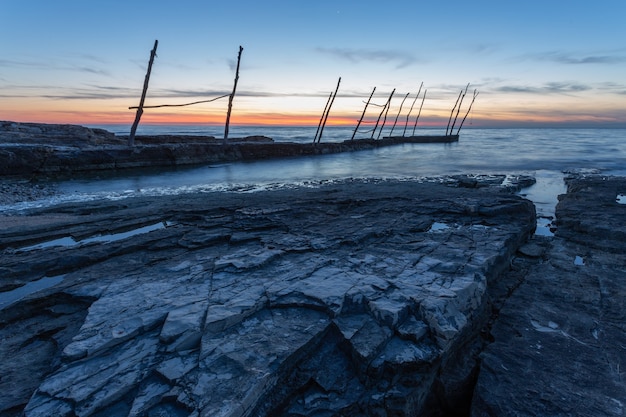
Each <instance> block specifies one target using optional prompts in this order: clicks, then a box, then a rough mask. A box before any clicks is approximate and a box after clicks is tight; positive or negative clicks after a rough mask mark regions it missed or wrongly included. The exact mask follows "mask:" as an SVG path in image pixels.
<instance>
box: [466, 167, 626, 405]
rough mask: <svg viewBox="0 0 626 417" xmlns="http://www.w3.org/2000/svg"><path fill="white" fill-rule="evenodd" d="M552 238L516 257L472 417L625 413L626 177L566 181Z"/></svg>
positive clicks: (484, 359)
mask: <svg viewBox="0 0 626 417" xmlns="http://www.w3.org/2000/svg"><path fill="white" fill-rule="evenodd" d="M567 185H568V191H567V194H566V195H563V196H560V201H559V203H558V205H557V209H556V216H557V230H556V237H554V238H552V239H545V238H544V239H542V238H540V237H535V238H533V241H532V242H531V243H530V244H529V245H527V247H526V250H523V251H525V252H526V253H527V254H528V255H529V256H526V257H525V256H522V255H521V254H520V257H518V258H516V259H514V261H513V263H512V266H513V269H517V270H523V271H524V276H523V277H522V278H523V279H522V280H521V283H520V285H519V287H518V288H517V289H516V290H515V292H514V293H513V295H512V296H511V297H510V298H508V299H507V300H506V301H505V302H502V303H501V305H500V307H499V308H501V309H500V310H499V314H498V317H497V320H496V321H495V324H494V326H493V328H492V332H491V335H492V337H493V343H491V344H490V345H489V346H488V347H487V348H486V350H485V351H484V353H482V355H481V356H482V365H481V370H480V375H479V377H478V382H477V385H476V389H475V393H474V401H473V404H472V413H471V415H472V417H500V416H502V417H504V416H581V417H583V416H595V417H597V416H624V415H626V205H625V204H618V202H617V201H616V197H617V196H619V195H623V194H625V193H626V179H624V178H607V177H602V176H595V177H589V178H573V179H570V180H568V181H567Z"/></svg>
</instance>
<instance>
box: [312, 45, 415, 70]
mask: <svg viewBox="0 0 626 417" xmlns="http://www.w3.org/2000/svg"><path fill="white" fill-rule="evenodd" d="M316 51H317V52H319V53H321V54H324V55H330V56H331V57H334V58H339V59H342V60H344V61H349V62H352V63H359V62H382V63H389V62H393V63H396V68H404V67H406V66H408V65H410V64H412V63H414V62H417V61H418V59H417V58H415V57H414V56H413V55H411V54H409V53H407V52H403V51H394V50H379V49H351V48H316Z"/></svg>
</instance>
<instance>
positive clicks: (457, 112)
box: [450, 83, 469, 134]
mask: <svg viewBox="0 0 626 417" xmlns="http://www.w3.org/2000/svg"><path fill="white" fill-rule="evenodd" d="M468 88H469V83H467V87H465V91H464V92H463V96H462V97H461V102H460V103H459V107H458V108H457V109H456V116H454V122H452V127H451V128H450V134H452V132H453V131H454V125H455V124H456V119H458V118H459V112H460V111H461V105H462V104H463V100H464V99H465V95H466V94H467V89H468Z"/></svg>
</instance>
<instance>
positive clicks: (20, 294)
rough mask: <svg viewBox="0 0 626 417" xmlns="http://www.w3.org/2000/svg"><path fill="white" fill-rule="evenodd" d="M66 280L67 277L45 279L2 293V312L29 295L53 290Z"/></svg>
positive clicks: (0, 299) (0, 308)
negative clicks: (52, 288) (47, 289)
mask: <svg viewBox="0 0 626 417" xmlns="http://www.w3.org/2000/svg"><path fill="white" fill-rule="evenodd" d="M63 279H65V275H57V276H54V277H43V278H41V279H38V280H37V281H31V282H29V283H27V284H25V285H23V286H21V287H18V288H15V289H14V290H11V291H5V292H0V310H2V309H4V308H6V307H8V306H10V305H11V304H13V303H15V302H17V301H19V300H21V299H22V298H24V297H26V296H27V295H31V294H34V293H36V292H38V291H41V290H45V289H46V288H51V287H54V286H55V285H57V284H58V283H60V282H61V281H63Z"/></svg>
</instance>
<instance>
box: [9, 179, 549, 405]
mask: <svg viewBox="0 0 626 417" xmlns="http://www.w3.org/2000/svg"><path fill="white" fill-rule="evenodd" d="M454 185H455V184H454V183H450V184H447V185H446V184H437V183H417V182H392V181H385V182H371V183H368V182H362V181H347V182H345V183H339V184H329V185H325V186H321V187H315V188H313V187H311V188H306V187H302V188H298V189H291V190H277V191H271V192H263V193H207V194H192V195H183V196H175V197H154V198H134V199H127V200H120V201H99V202H85V203H82V204H73V205H63V206H56V207H52V208H48V209H42V210H38V211H32V212H30V213H28V214H25V215H21V216H15V218H14V219H13V220H14V221H13V222H11V221H10V219H7V218H4V220H3V224H5V225H8V226H7V227H6V228H3V229H2V230H1V231H0V247H1V248H2V250H3V252H2V266H1V268H2V274H3V277H4V278H3V286H4V290H5V292H4V293H2V296H3V297H4V299H5V300H6V297H7V296H8V295H10V294H12V293H13V291H16V289H20V288H22V289H23V288H24V287H25V286H26V285H35V286H37V285H38V286H39V287H36V288H39V290H38V291H36V292H33V293H31V294H27V295H25V296H23V297H22V298H18V299H14V300H12V301H4V304H0V306H2V307H1V308H2V309H1V310H0V312H1V313H2V319H1V321H0V340H2V344H1V345H0V346H1V352H0V353H1V354H2V357H3V361H2V364H1V365H0V375H1V376H2V377H1V378H0V390H1V391H2V393H3V395H2V398H0V413H2V414H7V415H19V414H20V413H21V412H22V411H24V413H25V415H27V416H30V417H34V416H50V415H57V416H74V415H78V416H92V415H133V416H135V415H137V416H140V415H150V416H157V415H168V416H183V415H185V416H187V415H192V416H212V417H214V416H249V415H255V416H256V415H259V416H264V415H272V416H283V415H284V416H288V415H302V416H307V415H311V416H313V415H373V416H374V415H375V416H379V415H415V414H416V413H418V412H421V411H424V407H425V404H427V400H428V398H430V397H432V396H433V392H434V389H433V387H434V386H435V385H440V384H445V381H439V378H440V375H439V371H440V369H441V367H442V364H446V363H448V362H450V361H451V360H452V358H455V357H458V356H459V354H460V353H462V352H464V350H463V347H464V346H466V345H467V344H468V343H471V341H472V340H473V339H474V338H475V337H476V336H477V334H478V332H479V330H480V329H481V328H482V327H483V325H484V323H485V321H486V320H487V318H488V317H489V296H488V288H489V286H490V285H491V284H492V283H493V282H494V281H496V280H498V279H499V277H500V276H501V272H502V271H504V270H506V269H507V268H508V265H509V260H510V258H511V257H512V255H513V254H514V253H515V251H516V250H517V248H518V247H519V246H521V245H522V244H523V243H524V242H525V241H526V240H527V238H528V236H529V235H530V234H531V233H532V231H533V230H534V227H535V210H534V206H533V205H532V203H531V202H529V201H527V200H524V199H522V198H520V197H517V196H514V195H512V194H510V193H508V192H504V191H503V190H502V189H498V188H497V187H483V188H466V187H458V186H454ZM456 185H458V184H456ZM123 233H126V235H123ZM107 236H109V237H110V239H108V240H107V238H106V237H107ZM120 236H122V237H120ZM46 241H53V242H55V244H57V245H59V246H50V245H52V243H50V242H48V243H47V244H46V243H45V242H46ZM61 245H62V246H61ZM29 246H30V248H29ZM0 303H2V298H0ZM537 320H538V323H540V324H542V325H544V324H545V323H543V321H542V318H541V317H538V318H537ZM546 325H548V326H549V324H546Z"/></svg>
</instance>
